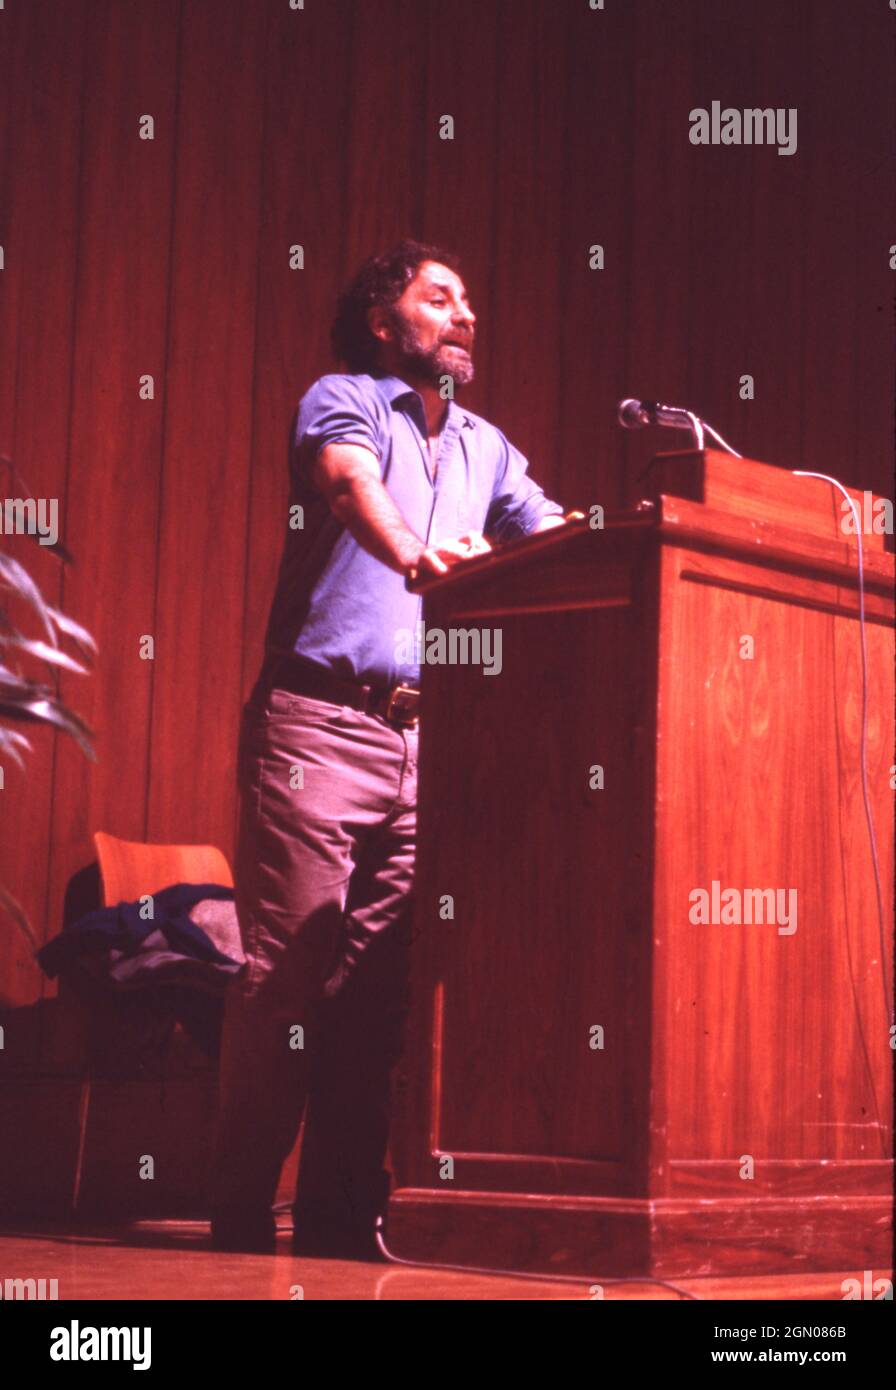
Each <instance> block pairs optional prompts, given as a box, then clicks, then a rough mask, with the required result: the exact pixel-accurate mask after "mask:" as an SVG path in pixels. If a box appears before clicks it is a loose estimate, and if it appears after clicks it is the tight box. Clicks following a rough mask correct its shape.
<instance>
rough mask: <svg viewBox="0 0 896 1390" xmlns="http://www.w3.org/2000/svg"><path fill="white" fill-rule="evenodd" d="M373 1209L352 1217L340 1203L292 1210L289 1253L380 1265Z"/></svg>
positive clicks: (321, 1203)
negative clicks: (290, 1250) (297, 1210)
mask: <svg viewBox="0 0 896 1390" xmlns="http://www.w3.org/2000/svg"><path fill="white" fill-rule="evenodd" d="M376 1219H377V1212H376V1211H375V1210H373V1209H368V1210H365V1211H364V1212H363V1214H361V1213H358V1214H357V1215H356V1216H355V1217H354V1219H352V1218H351V1217H350V1216H347V1214H346V1211H345V1207H344V1204H343V1203H342V1202H338V1203H336V1202H334V1203H324V1202H319V1203H317V1204H316V1205H315V1206H314V1208H312V1209H309V1208H305V1209H304V1210H300V1211H299V1212H298V1213H297V1212H296V1211H295V1210H294V1211H293V1235H292V1253H293V1254H294V1255H305V1256H307V1257H308V1258H309V1259H317V1260H366V1261H369V1262H371V1263H378V1264H381V1263H383V1262H384V1261H385V1259H386V1257H385V1255H384V1254H383V1252H382V1251H381V1250H380V1248H379V1246H378V1245H377V1241H376V1232H375V1230H374V1227H375V1223H376Z"/></svg>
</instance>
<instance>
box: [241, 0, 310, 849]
mask: <svg viewBox="0 0 896 1390" xmlns="http://www.w3.org/2000/svg"><path fill="white" fill-rule="evenodd" d="M271 32H272V26H271V19H270V10H269V9H266V10H265V12H264V33H263V35H262V41H261V52H262V53H263V54H264V58H265V61H266V62H267V59H268V56H269V50H270V40H271ZM271 86H272V84H271V82H270V81H269V80H268V81H267V82H266V83H265V88H264V103H263V108H262V116H261V152H260V158H259V173H258V203H257V214H258V215H257V218H256V226H257V233H256V242H255V307H254V313H253V322H252V393H251V400H250V402H249V476H248V478H247V479H246V521H245V531H244V533H243V616H242V622H241V624H240V634H241V646H240V662H239V684H238V686H237V709H236V716H237V727H238V728H239V725H240V724H241V722H242V706H243V690H244V688H245V680H246V649H247V644H248V641H249V629H248V618H249V559H250V555H251V553H252V551H251V536H252V516H253V504H254V493H255V487H254V483H255V478H256V468H255V450H256V433H255V421H256V417H257V399H258V391H259V375H258V327H259V317H260V314H259V305H260V303H261V280H262V276H261V267H262V262H263V259H264V246H263V232H264V227H265V226H266V221H265V208H266V203H265V198H266V194H267V169H268V135H269V130H270V110H271ZM277 231H278V233H279V228H278V229H277ZM302 244H303V245H304V244H305V243H304V238H303V243H302ZM280 251H281V248H279V247H278V248H277V255H278V257H279V255H280ZM303 273H304V272H303ZM287 501H288V499H287ZM237 772H239V769H237ZM239 814H240V807H239V796H237V797H236V799H235V803H234V807H233V817H232V820H233V836H234V841H233V843H234V845H235V844H236V836H237V834H238V833H239Z"/></svg>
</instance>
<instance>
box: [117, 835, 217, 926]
mask: <svg viewBox="0 0 896 1390" xmlns="http://www.w3.org/2000/svg"><path fill="white" fill-rule="evenodd" d="M93 843H94V844H95V845H96V857H97V861H98V863H99V866H100V876H101V878H102V881H103V906H104V907H113V906H114V905H115V903H132V902H136V901H137V899H138V898H142V897H144V896H145V895H147V894H150V893H158V892H160V891H161V889H163V888H168V887H169V886H170V885H171V884H172V883H219V884H221V886H222V887H224V888H232V887H233V875H232V873H231V872H230V865H229V864H228V863H227V859H226V857H225V856H224V855H223V854H222V853H221V851H220V850H219V849H216V848H215V846H214V845H145V844H141V843H140V842H139V841H136V840H117V839H116V838H115V836H114V835H107V834H105V832H104V831H102V830H98V831H97V832H96V834H95V835H94V837H93Z"/></svg>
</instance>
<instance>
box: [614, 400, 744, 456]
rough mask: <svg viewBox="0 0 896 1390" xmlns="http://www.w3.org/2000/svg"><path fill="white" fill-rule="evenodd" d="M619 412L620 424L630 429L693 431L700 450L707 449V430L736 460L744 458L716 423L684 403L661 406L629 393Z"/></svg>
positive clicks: (619, 406) (618, 408)
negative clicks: (710, 422)
mask: <svg viewBox="0 0 896 1390" xmlns="http://www.w3.org/2000/svg"><path fill="white" fill-rule="evenodd" d="M616 415H617V419H618V420H619V423H620V425H621V426H622V427H623V429H626V430H642V429H644V427H645V425H664V426H666V427H667V428H668V429H673V430H690V431H691V433H692V435H693V436H694V443H695V445H696V447H697V448H698V449H702V448H703V433H704V430H705V431H706V433H707V434H711V435H712V437H713V439H715V440H716V441H717V442H718V443H719V444H721V446H722V448H723V449H726V450H727V452H728V453H729V454H733V455H734V457H735V458H736V459H739V458H741V457H742V455H741V454H739V453H738V452H737V450H736V449H732V447H731V445H730V444H726V443H725V441H724V439H723V438H722V436H721V435H720V434H717V433H716V431H715V430H714V429H713V427H712V425H708V424H707V423H706V421H705V420H701V419H700V416H699V415H695V414H694V412H693V411H692V410H685V409H684V407H683V406H680V405H661V404H660V403H659V401H638V400H635V399H634V397H632V396H627V397H626V399H625V400H624V401H620V402H619V405H618V406H617V409H616Z"/></svg>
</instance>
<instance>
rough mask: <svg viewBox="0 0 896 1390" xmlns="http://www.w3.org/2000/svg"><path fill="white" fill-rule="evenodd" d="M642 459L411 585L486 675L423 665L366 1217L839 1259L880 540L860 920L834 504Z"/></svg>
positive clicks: (436, 1256)
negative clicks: (379, 1123)
mask: <svg viewBox="0 0 896 1390" xmlns="http://www.w3.org/2000/svg"><path fill="white" fill-rule="evenodd" d="M647 479H648V481H647V483H646V484H645V487H644V493H645V500H644V501H642V502H640V503H639V504H638V506H637V507H635V508H633V509H632V510H631V511H628V512H622V513H617V514H615V515H613V516H608V517H607V518H606V522H605V525H604V527H603V528H602V529H599V528H595V529H592V526H591V524H590V519H589V520H586V521H584V522H580V523H573V524H572V525H569V526H566V527H563V528H558V529H555V530H552V531H548V532H545V533H542V534H541V535H538V536H532V537H527V538H525V539H523V540H521V541H519V542H517V543H515V544H513V545H510V546H508V547H506V548H505V549H504V550H502V551H501V552H500V553H496V554H494V555H490V556H486V557H484V558H483V559H481V560H476V561H471V562H469V563H468V564H467V565H466V566H463V567H461V568H460V569H459V570H455V571H454V573H453V574H452V575H451V576H449V577H447V578H445V579H442V580H438V581H435V582H433V583H431V584H430V585H428V586H427V588H426V590H425V634H430V635H431V634H432V633H433V631H434V630H436V629H441V630H442V631H443V632H445V633H446V634H447V633H448V632H449V630H451V629H454V630H455V631H456V632H458V631H461V630H465V631H467V632H469V631H470V630H475V629H479V630H480V631H481V630H482V629H489V630H491V632H492V633H493V634H494V633H495V632H499V633H500V641H501V646H500V665H501V669H500V672H498V671H497V662H495V661H494V653H495V649H494V648H492V666H493V668H494V670H493V673H492V674H486V673H485V671H484V669H483V666H482V665H479V666H476V665H474V664H472V662H471V661H469V656H470V652H471V651H472V650H473V649H472V646H468V648H467V655H468V664H461V663H460V662H459V663H458V664H453V665H450V664H445V665H433V664H427V665H425V666H424V671H423V718H422V720H421V744H420V826H419V838H418V843H419V855H418V870H417V918H416V929H415V936H414V942H413V945H412V972H411V1016H410V1020H409V1029H408V1038H407V1046H406V1053H405V1059H404V1062H403V1064H402V1069H401V1074H400V1077H399V1084H398V1087H397V1101H396V1105H397V1110H396V1121H395V1125H394V1132H393V1137H392V1158H393V1166H394V1169H395V1190H394V1192H393V1196H392V1198H391V1201H390V1205H389V1213H388V1228H387V1243H388V1245H389V1247H390V1249H391V1250H392V1251H393V1252H394V1253H395V1254H396V1255H399V1256H401V1257H403V1258H405V1259H410V1260H419V1261H422V1262H427V1261H433V1262H447V1263H453V1264H461V1265H472V1266H488V1267H491V1268H501V1269H508V1270H526V1271H543V1272H545V1273H548V1274H550V1273H563V1274H575V1275H582V1276H583V1277H586V1278H587V1277H588V1276H592V1277H595V1278H597V1277H599V1276H601V1275H605V1276H607V1277H611V1276H613V1275H648V1276H654V1277H669V1276H676V1275H677V1276H682V1275H698V1274H713V1273H727V1274H750V1273H756V1274H759V1273H767V1272H774V1271H786V1272H788V1273H798V1272H799V1271H801V1270H813V1269H814V1270H823V1269H829V1270H830V1269H835V1270H849V1271H855V1272H856V1274H857V1275H858V1277H860V1278H861V1277H862V1274H863V1272H864V1271H865V1270H871V1271H875V1272H880V1271H881V1270H883V1269H886V1268H887V1267H888V1265H889V1258H890V1243H889V1238H890V1225H891V1201H892V1198H891V1193H892V1161H891V1159H892V1150H891V1138H890V1136H891V1114H892V1089H893V1088H892V1065H893V1058H894V1055H896V1054H894V1052H893V1051H892V1050H891V1036H890V1024H891V1004H892V959H893V958H892V938H893V930H892V928H893V800H894V794H893V784H892V778H893V774H892V771H891V765H892V764H893V763H894V762H896V755H894V689H893V674H894V631H893V629H894V605H893V598H894V561H893V555H892V554H890V553H888V551H887V546H888V545H889V543H890V542H891V540H892V537H889V538H888V537H885V536H884V535H882V534H874V533H873V532H865V533H864V534H862V537H861V539H862V545H863V551H864V574H865V618H866V626H865V648H866V656H867V663H866V670H867V711H866V726H867V752H866V767H867V792H868V803H869V807H870V812H871V817H872V820H873V825H874V831H875V835H876V844H877V854H878V858H879V883H880V890H881V896H882V901H881V903H880V914H879V910H878V899H877V889H876V883H875V874H874V865H873V859H872V852H871V842H870V839H869V831H868V825H867V821H866V811H865V804H864V800H863V775H862V766H861V733H862V723H863V700H862V694H863V662H862V640H861V631H860V624H859V621H858V615H859V581H858V565H857V537H856V534H855V532H854V530H853V532H852V534H850V533H849V532H848V531H845V530H844V529H843V525H842V517H843V512H842V507H841V502H842V500H843V499H842V495H841V494H840V493H839V492H838V491H837V489H835V488H834V487H832V486H831V485H830V484H828V483H826V482H822V481H819V480H817V479H813V478H802V477H798V476H796V475H794V474H792V473H789V472H786V471H784V470H782V469H779V468H775V467H770V466H768V465H766V464H762V463H757V462H753V461H751V460H738V459H734V458H731V457H728V456H727V455H723V454H720V453H716V452H713V451H706V452H701V453H692V452H691V453H678V454H667V455H660V456H659V457H658V458H657V459H655V460H654V462H653V464H652V465H651V467H650V469H649V471H648V474H647ZM851 496H853V497H854V498H856V499H857V502H858V504H859V508H860V517H861V518H862V521H863V523H865V522H867V520H868V518H869V515H870V514H871V513H870V510H869V505H868V504H869V498H868V497H863V495H862V494H860V493H858V492H854V491H851ZM874 514H875V515H879V514H880V513H879V511H876V512H875V513H874ZM427 641H428V637H427V636H426V635H424V649H426V642H427ZM459 651H460V647H459V648H458V652H459ZM474 655H475V653H474ZM701 905H702V906H701ZM881 923H882V924H881Z"/></svg>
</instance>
